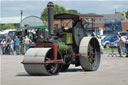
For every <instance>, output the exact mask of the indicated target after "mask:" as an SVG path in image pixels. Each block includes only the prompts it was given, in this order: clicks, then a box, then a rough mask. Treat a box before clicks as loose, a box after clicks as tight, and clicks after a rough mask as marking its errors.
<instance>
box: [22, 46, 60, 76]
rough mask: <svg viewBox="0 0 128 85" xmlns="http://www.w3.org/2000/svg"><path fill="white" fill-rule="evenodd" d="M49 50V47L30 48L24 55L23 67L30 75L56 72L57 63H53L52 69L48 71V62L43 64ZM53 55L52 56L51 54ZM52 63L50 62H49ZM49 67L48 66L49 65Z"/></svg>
mask: <svg viewBox="0 0 128 85" xmlns="http://www.w3.org/2000/svg"><path fill="white" fill-rule="evenodd" d="M50 51H51V48H30V49H29V50H28V51H27V52H26V53H25V56H24V60H23V62H24V68H25V70H26V72H27V73H28V74H30V75H53V74H56V73H57V72H56V71H57V69H58V65H57V64H55V65H53V67H52V68H53V70H52V72H50V71H49V70H48V69H47V68H48V67H47V66H48V65H50V64H45V60H46V56H47V55H48V54H49V52H50ZM51 57H53V56H51ZM51 65H52V64H51ZM49 68H50V67H49Z"/></svg>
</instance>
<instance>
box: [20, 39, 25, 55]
mask: <svg viewBox="0 0 128 85" xmlns="http://www.w3.org/2000/svg"><path fill="white" fill-rule="evenodd" d="M24 40H25V37H22V40H21V53H22V54H23V55H24Z"/></svg>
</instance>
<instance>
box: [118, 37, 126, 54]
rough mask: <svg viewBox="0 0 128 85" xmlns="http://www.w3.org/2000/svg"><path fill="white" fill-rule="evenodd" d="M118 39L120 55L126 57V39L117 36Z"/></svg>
mask: <svg viewBox="0 0 128 85" xmlns="http://www.w3.org/2000/svg"><path fill="white" fill-rule="evenodd" d="M118 39H119V45H120V48H121V55H122V56H125V55H126V48H125V42H126V39H125V38H124V37H122V36H121V35H119V36H118Z"/></svg>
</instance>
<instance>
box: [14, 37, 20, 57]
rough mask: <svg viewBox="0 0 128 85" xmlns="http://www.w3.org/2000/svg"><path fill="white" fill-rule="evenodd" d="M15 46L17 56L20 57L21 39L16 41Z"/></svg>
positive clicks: (16, 38)
mask: <svg viewBox="0 0 128 85" xmlns="http://www.w3.org/2000/svg"><path fill="white" fill-rule="evenodd" d="M14 45H15V51H16V54H17V55H19V54H20V39H19V38H18V37H17V36H16V37H15V39H14Z"/></svg>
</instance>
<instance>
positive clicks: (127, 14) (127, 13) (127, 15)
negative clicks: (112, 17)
mask: <svg viewBox="0 0 128 85" xmlns="http://www.w3.org/2000/svg"><path fill="white" fill-rule="evenodd" d="M126 18H127V19H128V11H127V12H126Z"/></svg>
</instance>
